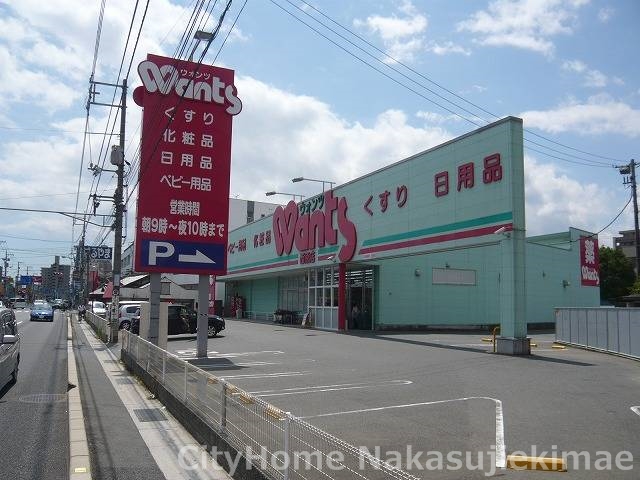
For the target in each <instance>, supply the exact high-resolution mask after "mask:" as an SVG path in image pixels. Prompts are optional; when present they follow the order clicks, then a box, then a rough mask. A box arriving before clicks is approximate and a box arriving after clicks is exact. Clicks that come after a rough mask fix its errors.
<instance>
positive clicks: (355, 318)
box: [351, 303, 360, 329]
mask: <svg viewBox="0 0 640 480" xmlns="http://www.w3.org/2000/svg"><path fill="white" fill-rule="evenodd" d="M359 315H360V309H359V308H358V304H357V303H354V304H353V306H352V307H351V321H352V322H353V328H354V329H357V328H358V316H359Z"/></svg>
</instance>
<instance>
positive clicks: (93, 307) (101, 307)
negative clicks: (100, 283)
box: [87, 300, 107, 317]
mask: <svg viewBox="0 0 640 480" xmlns="http://www.w3.org/2000/svg"><path fill="white" fill-rule="evenodd" d="M87 310H89V311H90V312H93V313H95V314H96V315H98V316H100V317H105V316H106V315H107V307H106V306H105V304H104V302H99V301H97V300H94V301H93V302H89V308H88V309H87Z"/></svg>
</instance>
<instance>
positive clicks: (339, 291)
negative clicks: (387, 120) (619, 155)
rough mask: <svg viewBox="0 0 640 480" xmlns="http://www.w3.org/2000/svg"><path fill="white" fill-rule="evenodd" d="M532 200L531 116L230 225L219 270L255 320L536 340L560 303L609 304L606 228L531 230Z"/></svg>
mask: <svg viewBox="0 0 640 480" xmlns="http://www.w3.org/2000/svg"><path fill="white" fill-rule="evenodd" d="M524 197H525V195H524V162H523V133H522V120H521V119H518V118H514V117H508V118H505V119H503V120H500V121H498V122H495V123H493V124H491V125H488V126H485V127H483V128H480V129H478V130H475V131H473V132H471V133H468V134H466V135H463V136H461V137H459V138H456V139H454V140H451V141H449V142H447V143H444V144H442V145H439V146H437V147H434V148H431V149H429V150H427V151H424V152H421V153H418V154H416V155H413V156H411V157H409V158H407V159H405V160H402V161H399V162H397V163H394V164H392V165H389V166H387V167H384V168H381V169H380V170H377V171H375V172H372V173H369V174H367V175H364V176H363V177H360V178H358V179H355V180H353V181H351V182H349V183H346V184H344V185H340V186H338V187H336V188H334V189H333V190H331V191H328V192H324V193H323V194H320V195H318V196H316V197H314V198H311V199H308V200H305V201H303V202H300V203H298V204H296V203H294V202H293V201H292V202H289V204H288V205H286V206H283V207H279V208H278V209H276V211H275V213H274V214H273V215H272V216H269V217H266V218H262V219H260V220H257V221H255V222H253V223H250V224H248V225H245V226H242V227H240V228H238V229H236V230H234V231H232V232H230V234H229V245H228V269H227V272H228V275H226V276H225V277H221V278H220V277H219V280H222V281H224V282H225V283H226V291H227V296H228V297H230V296H233V295H235V296H239V297H242V301H243V310H244V312H243V315H244V316H249V317H257V318H272V317H270V315H272V314H273V313H274V312H275V311H276V310H278V309H284V310H290V311H295V312H298V314H299V315H300V316H303V315H304V314H308V320H310V322H312V323H313V325H314V326H315V327H316V328H322V329H328V330H352V329H365V330H370V329H374V330H384V329H394V328H422V327H440V326H454V325H494V324H500V325H501V326H502V335H503V336H505V337H516V338H517V337H523V336H526V329H527V324H540V323H552V322H553V308H554V307H561V306H596V305H598V304H599V280H598V278H597V277H598V272H597V267H598V265H597V238H595V237H594V236H592V234H591V233H590V232H586V231H582V230H577V229H574V228H571V229H569V231H567V232H563V233H557V234H552V235H544V236H537V237H529V238H526V237H525V200H524ZM229 302H230V298H227V302H226V303H227V304H229Z"/></svg>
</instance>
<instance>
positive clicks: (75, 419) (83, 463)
mask: <svg viewBox="0 0 640 480" xmlns="http://www.w3.org/2000/svg"><path fill="white" fill-rule="evenodd" d="M67 376H68V382H69V384H71V385H75V387H74V388H72V389H71V390H69V391H68V392H67V400H68V409H69V479H70V480H91V469H90V459H89V445H88V443H87V432H86V430H85V428H84V413H83V412H82V401H81V398H80V385H79V384H78V370H77V368H76V357H75V352H74V351H73V331H72V329H71V314H69V316H68V317H67Z"/></svg>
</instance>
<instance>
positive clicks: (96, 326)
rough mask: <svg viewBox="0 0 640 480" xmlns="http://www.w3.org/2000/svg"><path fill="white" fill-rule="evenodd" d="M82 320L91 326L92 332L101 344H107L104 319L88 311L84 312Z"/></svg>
mask: <svg viewBox="0 0 640 480" xmlns="http://www.w3.org/2000/svg"><path fill="white" fill-rule="evenodd" d="M84 318H85V320H86V321H87V323H88V324H89V325H91V328H93V331H94V332H96V335H97V336H98V338H99V339H100V340H102V341H103V342H107V341H108V338H107V320H106V319H105V318H104V317H101V316H100V315H96V314H95V313H93V312H89V311H86V312H85V314H84Z"/></svg>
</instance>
